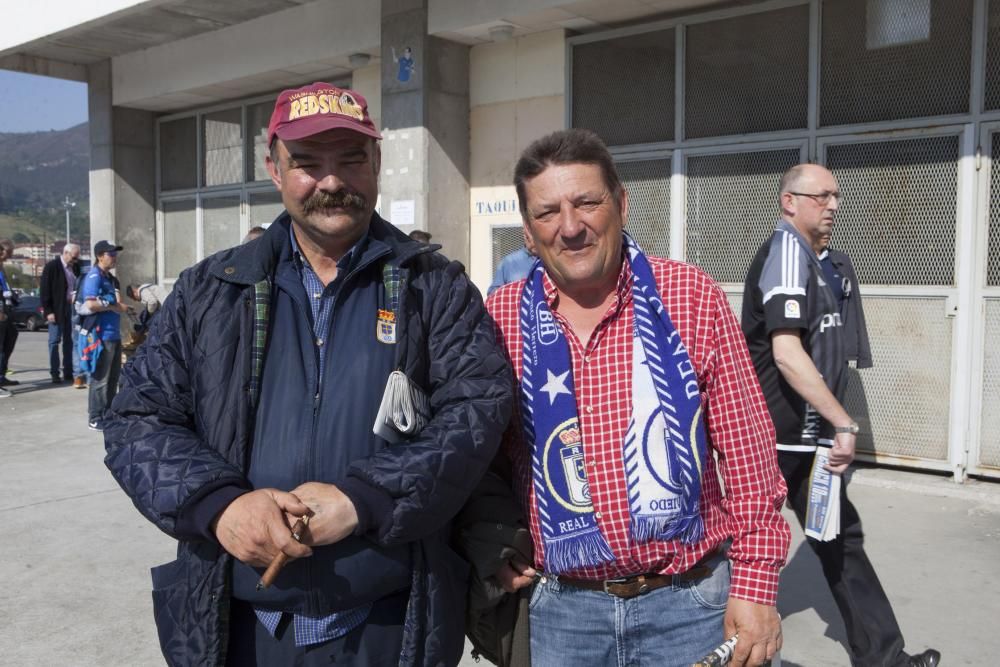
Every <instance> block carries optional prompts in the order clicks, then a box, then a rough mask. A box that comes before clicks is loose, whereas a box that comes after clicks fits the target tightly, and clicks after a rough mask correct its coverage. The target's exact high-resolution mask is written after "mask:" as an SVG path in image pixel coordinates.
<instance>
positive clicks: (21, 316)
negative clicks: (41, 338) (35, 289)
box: [14, 296, 49, 331]
mask: <svg viewBox="0 0 1000 667" xmlns="http://www.w3.org/2000/svg"><path fill="white" fill-rule="evenodd" d="M14 324H16V325H17V326H20V327H24V328H25V329H27V330H28V331H38V330H39V329H41V328H42V327H47V326H48V325H49V321H48V320H46V319H45V309H44V308H42V300H41V299H39V298H38V297H37V296H22V297H21V301H20V303H18V304H17V305H16V306H14Z"/></svg>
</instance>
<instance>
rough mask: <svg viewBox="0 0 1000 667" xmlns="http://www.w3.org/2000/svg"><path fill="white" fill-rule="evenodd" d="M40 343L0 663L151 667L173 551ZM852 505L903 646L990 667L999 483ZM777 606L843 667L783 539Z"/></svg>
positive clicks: (857, 491) (2, 540)
mask: <svg viewBox="0 0 1000 667" xmlns="http://www.w3.org/2000/svg"><path fill="white" fill-rule="evenodd" d="M45 340H46V334H45V333H44V332H39V333H33V334H32V333H26V332H22V334H21V338H20V340H19V341H18V346H17V349H16V351H15V354H14V358H13V363H12V368H13V369H14V370H15V371H16V374H15V375H14V376H13V377H15V378H17V379H20V380H21V382H22V385H21V387H19V388H18V389H17V390H16V394H15V395H14V396H13V397H11V398H4V399H0V451H2V452H3V461H4V465H3V466H2V467H0V579H2V580H3V581H4V585H3V586H2V587H0V664H3V665H12V666H17V667H20V666H26V667H34V666H36V665H72V666H80V667H85V666H94V667H114V666H118V665H120V666H123V667H136V666H145V665H162V664H163V661H162V658H161V657H160V654H159V649H158V647H157V643H156V631H155V628H154V626H153V622H152V613H151V602H150V594H149V589H150V585H149V574H148V572H149V568H150V567H152V566H154V565H157V564H160V563H163V562H166V561H169V560H171V559H172V558H173V541H172V540H171V539H170V538H168V537H166V536H165V535H163V534H161V533H160V532H159V531H157V530H156V529H155V528H153V527H152V526H151V525H150V524H148V523H147V522H146V521H145V520H144V519H143V518H142V517H141V516H139V514H138V512H136V511H135V509H134V508H133V507H132V505H131V503H130V502H129V501H128V499H127V498H126V497H125V496H124V494H123V493H122V492H121V491H120V490H119V489H118V487H117V485H116V484H115V482H114V481H113V480H112V479H111V476H110V475H109V474H108V472H107V470H106V469H105V467H104V464H103V461H102V459H103V456H104V450H103V443H102V440H101V437H100V435H99V434H97V433H94V432H91V431H88V430H87V428H86V399H87V393H86V392H85V391H78V390H74V389H72V388H71V387H67V386H60V387H53V386H51V385H50V384H48V371H47V368H46V366H47V364H46V363H45V358H46V351H45ZM851 496H852V498H853V500H854V502H855V504H856V505H858V507H859V509H860V511H861V514H862V516H863V517H864V520H865V527H866V529H867V533H868V551H869V554H870V556H871V558H872V560H873V562H874V563H875V565H876V568H877V569H878V571H879V573H880V576H881V577H882V583H883V584H884V586H885V588H886V590H887V591H888V593H889V596H890V598H891V599H892V600H893V603H894V605H895V608H896V613H897V615H898V617H899V621H900V625H901V626H902V628H903V631H904V633H905V634H906V637H907V640H908V646H910V647H912V648H913V649H922V648H924V647H926V646H928V645H932V646H936V647H937V648H939V649H940V650H941V651H942V652H943V653H944V664H945V666H946V667H952V666H957V665H980V664H990V663H992V662H993V661H994V660H995V656H996V655H998V654H1000V635H998V633H997V632H996V630H997V627H998V626H997V623H998V620H1000V579H998V578H997V577H995V576H993V575H994V572H995V570H996V565H997V562H998V560H1000V484H996V483H983V482H973V483H971V484H969V485H966V486H963V487H960V486H957V485H955V484H953V483H951V482H950V481H948V480H947V479H943V478H940V477H934V476H929V475H921V474H914V473H903V472H898V471H890V470H878V469H865V470H861V471H859V472H858V473H856V475H855V478H854V480H853V482H852V485H851ZM779 610H780V612H781V614H782V616H783V617H784V619H785V620H784V634H785V649H784V651H783V664H784V665H785V666H786V667H795V666H798V667H839V666H841V665H846V664H847V660H846V658H845V654H844V651H843V648H842V645H841V644H842V642H843V627H842V624H841V622H840V620H839V618H838V616H837V613H836V608H835V607H834V605H833V601H832V599H831V598H830V595H829V593H828V592H827V590H826V588H825V585H824V583H823V581H822V577H821V575H820V572H819V565H818V562H817V561H816V559H815V558H814V556H813V555H812V552H811V551H809V549H808V547H806V546H805V545H804V544H803V543H802V536H801V532H800V531H799V530H798V528H797V527H795V528H794V529H793V543H792V547H791V552H790V558H789V564H788V567H787V568H786V570H785V572H784V575H783V580H782V592H781V597H780V600H779ZM462 664H463V665H474V664H475V663H474V662H473V661H472V660H471V658H466V659H465V660H463V663H462ZM480 664H485V663H480Z"/></svg>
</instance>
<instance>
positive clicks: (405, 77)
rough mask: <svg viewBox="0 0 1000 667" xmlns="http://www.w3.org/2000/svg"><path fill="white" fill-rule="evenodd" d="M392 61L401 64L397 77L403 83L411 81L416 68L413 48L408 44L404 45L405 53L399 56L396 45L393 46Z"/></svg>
mask: <svg viewBox="0 0 1000 667" xmlns="http://www.w3.org/2000/svg"><path fill="white" fill-rule="evenodd" d="M392 62H394V63H397V64H398V65H399V71H398V72H397V73H396V78H397V79H399V80H400V81H402V82H403V83H406V82H407V81H409V80H410V76H411V75H412V74H413V70H414V64H413V50H412V49H410V47H408V46H407V47H404V48H403V55H401V56H397V55H396V47H392Z"/></svg>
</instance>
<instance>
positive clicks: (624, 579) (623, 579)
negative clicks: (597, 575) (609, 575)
mask: <svg viewBox="0 0 1000 667" xmlns="http://www.w3.org/2000/svg"><path fill="white" fill-rule="evenodd" d="M627 583H628V577H618V578H617V579H605V580H604V581H602V582H601V588H603V589H604V592H605V593H606V594H608V595H614V596H615V597H621V596H619V595H615V594H614V593H612V592H611V591H609V590H608V584H611V585H612V586H614V585H616V584H627Z"/></svg>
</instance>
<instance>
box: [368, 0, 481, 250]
mask: <svg viewBox="0 0 1000 667" xmlns="http://www.w3.org/2000/svg"><path fill="white" fill-rule="evenodd" d="M406 49H409V53H407V52H406ZM408 58H410V59H412V67H410V66H409V62H408V60H407V59H408ZM382 128H383V132H382V134H383V136H384V140H383V142H382V179H381V194H382V214H383V217H385V218H386V219H387V220H389V221H391V222H393V223H395V224H399V225H402V224H404V223H407V222H409V221H410V219H412V222H413V226H412V227H407V226H402V227H401V228H402V229H403V230H404V231H409V230H413V229H423V230H426V231H428V232H430V233H431V234H432V235H433V242H434V243H440V244H441V245H442V246H444V250H443V251H444V253H445V254H446V255H448V256H449V257H451V258H452V259H457V260H459V261H461V262H463V263H465V264H468V261H469V47H467V46H465V45H462V44H456V43H453V42H449V41H447V40H443V39H439V38H436V37H431V36H429V35H428V34H427V0H383V2H382ZM410 211H412V214H411V213H410Z"/></svg>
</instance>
